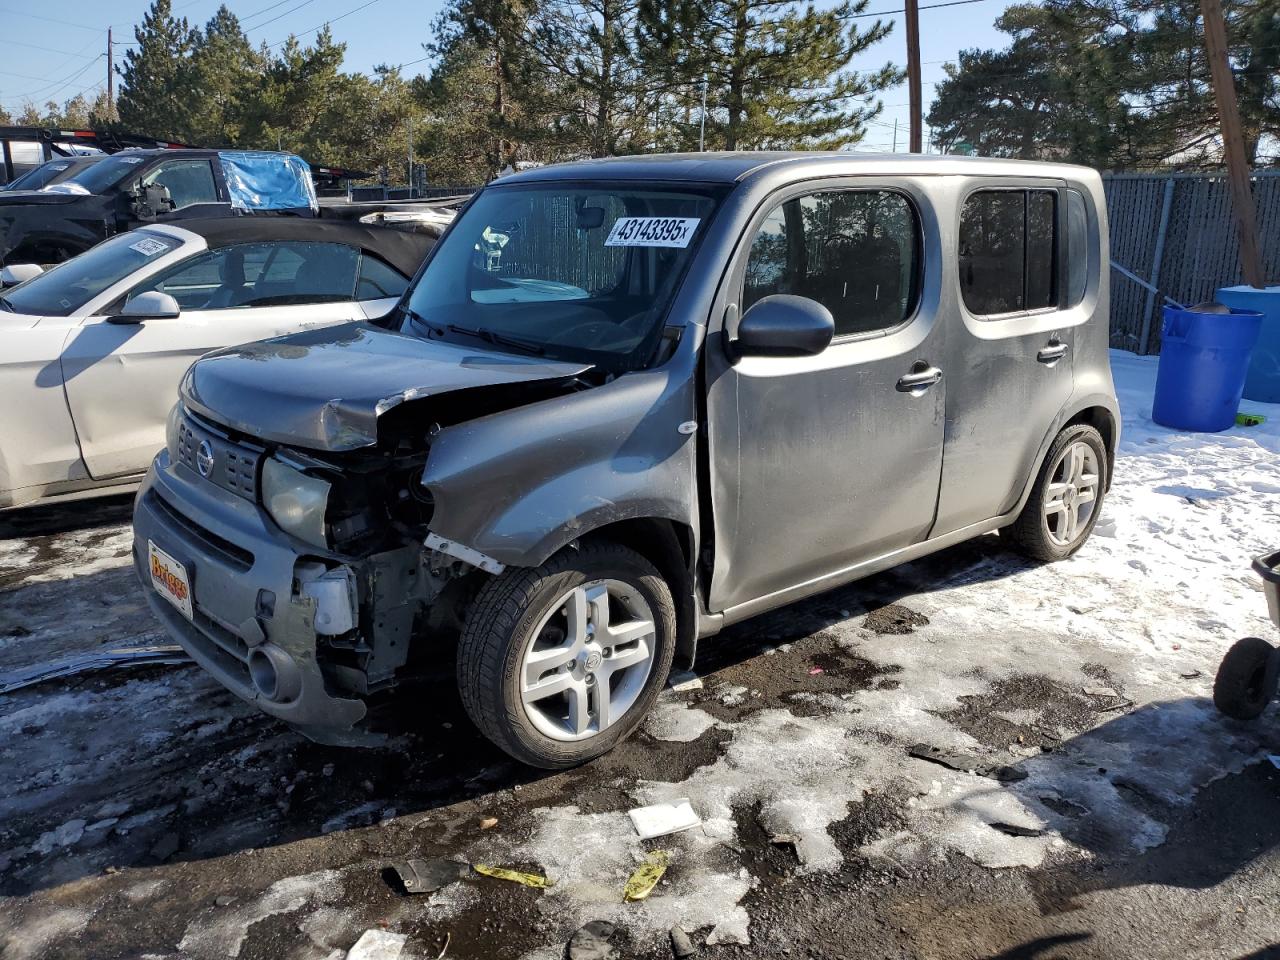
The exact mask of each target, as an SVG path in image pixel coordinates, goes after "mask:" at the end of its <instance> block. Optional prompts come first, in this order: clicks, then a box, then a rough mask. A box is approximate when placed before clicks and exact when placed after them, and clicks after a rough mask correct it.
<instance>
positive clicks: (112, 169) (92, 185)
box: [65, 153, 147, 193]
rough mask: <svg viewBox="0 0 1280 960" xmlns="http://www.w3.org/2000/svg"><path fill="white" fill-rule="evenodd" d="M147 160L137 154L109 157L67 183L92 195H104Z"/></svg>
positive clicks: (119, 154)
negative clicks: (105, 191)
mask: <svg viewBox="0 0 1280 960" xmlns="http://www.w3.org/2000/svg"><path fill="white" fill-rule="evenodd" d="M146 159H147V158H146V157H140V156H138V155H137V154H130V153H117V154H116V155H115V156H113V157H107V158H106V159H105V160H99V161H98V162H97V163H95V164H93V165H92V166H89V167H85V168H84V169H83V170H81V171H80V172H79V173H77V174H75V175H74V176H72V177H68V178H67V180H66V181H65V182H67V183H78V184H80V186H82V187H84V188H85V189H86V190H88V191H89V192H90V193H102V191H104V190H107V189H109V188H110V187H114V186H115V185H116V184H117V183H119V182H120V181H121V180H123V179H124V178H125V177H127V176H128V175H129V174H131V173H133V172H135V171H136V170H137V169H138V167H139V166H141V164H142V162H143V161H144V160H146Z"/></svg>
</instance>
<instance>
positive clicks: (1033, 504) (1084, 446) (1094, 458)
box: [1000, 424, 1107, 560]
mask: <svg viewBox="0 0 1280 960" xmlns="http://www.w3.org/2000/svg"><path fill="white" fill-rule="evenodd" d="M1106 489H1107V448H1106V445H1105V444H1104V443H1103V441H1102V434H1100V433H1099V432H1098V431H1097V430H1095V429H1094V428H1093V427H1091V426H1088V425H1087V424H1075V425H1073V426H1069V427H1066V428H1064V429H1063V430H1062V432H1061V433H1059V434H1058V436H1057V437H1055V438H1054V441H1053V443H1052V445H1050V447H1049V452H1048V453H1047V454H1046V455H1045V458H1044V463H1043V464H1042V465H1041V467H1040V473H1039V475H1038V476H1037V477H1036V482H1035V486H1033V487H1032V488H1031V495H1030V496H1029V497H1027V502H1026V504H1025V505H1024V506H1023V508H1022V512H1021V513H1020V514H1018V519H1017V520H1015V521H1014V522H1013V523H1012V524H1010V525H1009V526H1007V527H1004V528H1002V529H1001V531H1000V535H1001V536H1002V537H1005V538H1007V539H1009V540H1011V541H1012V542H1013V543H1014V544H1015V545H1016V546H1017V547H1018V549H1020V550H1021V551H1022V552H1023V553H1025V554H1026V555H1027V556H1029V557H1032V558H1034V559H1036V560H1063V559H1065V558H1066V557H1069V556H1071V555H1072V554H1073V553H1075V552H1076V551H1077V550H1079V549H1080V548H1081V547H1082V546H1084V542H1085V541H1086V540H1088V539H1089V534H1090V533H1092V532H1093V527H1094V524H1096V523H1097V522H1098V516H1099V514H1100V513H1101V510H1102V498H1103V495H1104V494H1105V492H1106Z"/></svg>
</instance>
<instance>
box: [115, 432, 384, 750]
mask: <svg viewBox="0 0 1280 960" xmlns="http://www.w3.org/2000/svg"><path fill="white" fill-rule="evenodd" d="M148 541H151V542H154V543H155V545H156V546H157V547H159V548H160V549H161V550H163V551H164V552H165V553H167V554H169V555H170V556H171V557H173V558H174V559H175V560H177V561H178V562H179V563H181V564H183V566H184V567H186V570H187V576H188V577H189V579H190V581H191V583H190V587H191V597H192V609H193V613H194V617H193V619H192V620H188V619H187V618H186V617H185V616H184V615H183V614H182V613H181V612H180V611H178V610H177V609H176V608H175V607H174V606H173V605H172V604H170V603H169V602H168V601H167V600H165V598H164V597H162V596H160V595H159V594H158V593H157V592H156V590H155V588H154V587H153V586H152V585H151V576H150V571H149V570H148V566H147V565H148V562H149V561H148V557H147V543H148ZM133 559H134V567H135V569H136V571H137V574H138V578H139V580H141V582H142V586H143V592H144V593H145V594H146V597H147V602H148V603H149V604H150V605H151V609H152V611H153V612H154V613H155V615H156V616H157V617H158V618H159V619H160V622H161V623H163V624H164V626H165V628H166V629H167V630H168V632H169V633H170V634H172V635H173V636H174V637H175V638H176V640H177V641H178V643H180V644H181V645H182V647H183V649H184V650H186V651H187V653H188V654H190V655H191V658H192V659H193V660H195V661H196V663H198V664H199V665H200V666H202V667H203V668H204V669H206V670H208V671H209V672H210V673H211V674H213V675H214V677H216V678H217V680H218V681H219V682H220V683H222V684H223V685H224V686H225V687H227V688H228V689H229V690H231V691H232V692H233V693H235V694H236V695H237V696H239V697H242V698H243V699H245V700H247V701H249V702H250V703H252V704H254V705H256V706H257V707H259V708H260V709H262V710H263V711H265V712H266V713H269V714H271V715H272V716H274V717H279V718H280V719H281V720H284V721H287V722H288V723H290V724H292V725H294V726H296V727H298V728H299V729H300V730H301V731H302V732H303V733H305V734H306V735H308V736H310V737H312V738H313V739H316V740H321V741H324V742H330V743H346V742H360V741H361V740H363V739H366V736H365V735H364V734H362V733H360V732H357V731H355V730H353V729H352V728H353V727H355V725H356V724H357V723H359V722H360V721H361V720H362V719H363V718H364V716H365V713H366V706H365V703H364V702H363V701H362V700H360V699H353V698H348V697H343V696H340V695H337V694H335V693H333V692H331V691H330V690H329V688H328V687H327V685H326V681H325V677H324V675H323V674H322V672H321V669H320V665H319V663H318V662H317V660H316V642H317V637H316V630H315V623H314V616H315V601H313V600H310V599H308V598H304V597H299V596H295V595H294V589H293V588H294V581H295V566H296V564H297V563H298V561H299V560H300V559H302V555H301V554H299V553H298V551H297V550H295V548H294V546H293V545H292V543H291V541H289V539H288V538H287V537H286V536H285V535H284V534H282V533H280V532H279V531H278V530H277V529H276V528H275V525H274V524H273V523H272V522H271V521H270V520H269V519H268V518H267V516H266V515H265V514H264V513H263V511H262V510H261V509H260V508H259V507H258V506H257V505H256V504H254V503H252V502H250V501H249V500H246V499H244V498H242V497H239V496H236V495H235V494H233V493H231V492H229V491H227V490H224V489H222V488H220V487H217V486H215V485H213V484H211V483H208V482H206V481H202V480H201V479H200V478H199V477H198V476H197V475H196V473H195V472H194V471H193V470H191V468H190V467H188V466H186V465H185V464H183V463H173V462H172V461H171V460H170V457H169V453H168V451H167V450H166V451H161V453H160V454H159V455H158V456H157V457H156V459H155V461H154V462H153V463H152V464H151V468H150V470H149V471H148V472H147V477H146V480H144V481H143V484H142V487H141V489H140V490H139V491H138V498H137V501H136V504H135V507H134V517H133Z"/></svg>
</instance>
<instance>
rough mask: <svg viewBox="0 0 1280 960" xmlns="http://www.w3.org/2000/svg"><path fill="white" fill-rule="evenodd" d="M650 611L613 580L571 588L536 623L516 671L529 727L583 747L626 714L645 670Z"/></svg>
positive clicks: (651, 632)
mask: <svg viewBox="0 0 1280 960" xmlns="http://www.w3.org/2000/svg"><path fill="white" fill-rule="evenodd" d="M656 630H657V628H656V626H655V623H654V617H653V611H652V610H651V609H650V608H649V604H648V603H647V602H646V601H645V599H644V597H642V596H641V595H640V592H639V591H638V590H637V589H636V588H635V587H633V586H630V585H629V584H626V583H623V582H622V581H620V580H597V581H594V582H591V583H585V584H582V585H581V586H577V587H574V588H573V589H572V590H570V591H568V592H567V593H566V594H564V595H563V596H562V597H561V598H560V599H559V600H557V601H556V602H555V603H554V604H552V605H551V608H550V610H549V611H548V612H547V614H546V615H545V616H544V617H543V618H542V621H541V622H540V623H539V624H538V627H537V629H536V630H534V631H533V640H532V642H531V643H530V644H529V646H528V648H527V649H526V650H525V652H524V656H523V658H522V661H521V665H520V700H521V703H522V704H523V706H524V711H525V714H526V715H527V716H528V718H529V721H530V722H531V723H532V724H533V725H534V727H536V728H537V729H538V731H539V732H541V733H542V734H543V735H545V736H547V737H550V738H551V739H553V740H561V741H576V740H585V739H588V738H590V737H593V736H596V735H597V734H599V733H601V732H603V731H605V730H607V729H608V728H609V727H611V726H613V725H614V724H615V723H617V722H618V721H619V720H621V719H622V717H623V715H624V714H625V713H626V712H627V711H628V710H630V709H631V707H632V706H633V705H634V704H635V702H636V700H637V699H638V698H639V696H640V694H641V693H642V692H643V690H644V688H645V682H646V681H647V680H648V679H649V673H650V671H651V670H652V669H653V653H654V645H655V640H656Z"/></svg>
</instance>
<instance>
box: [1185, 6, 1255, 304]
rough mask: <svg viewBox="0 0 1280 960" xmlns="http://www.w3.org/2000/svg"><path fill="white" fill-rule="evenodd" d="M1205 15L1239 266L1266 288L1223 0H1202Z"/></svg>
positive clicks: (1247, 277)
mask: <svg viewBox="0 0 1280 960" xmlns="http://www.w3.org/2000/svg"><path fill="white" fill-rule="evenodd" d="M1200 13H1201V14H1202V16H1203V18H1204V49H1205V54H1206V55H1207V56H1208V58H1209V75H1210V77H1211V78H1212V80H1213V94H1214V97H1215V98H1216V99H1217V101H1218V123H1219V125H1220V126H1221V128H1222V152H1223V154H1224V159H1225V160H1226V163H1227V183H1228V185H1229V186H1230V188H1231V207H1232V209H1233V210H1234V211H1235V215H1236V231H1237V232H1238V233H1239V234H1240V269H1241V271H1242V272H1243V273H1244V281H1245V283H1247V284H1249V286H1251V287H1265V286H1266V280H1265V279H1264V277H1263V273H1262V251H1261V250H1259V249H1258V216H1257V212H1256V210H1255V209H1254V205H1253V191H1252V190H1251V189H1250V187H1249V164H1248V162H1247V161H1246V160H1245V156H1244V134H1243V133H1242V131H1241V129H1240V110H1239V108H1238V106H1237V104H1236V85H1235V80H1234V79H1233V78H1232V76H1231V62H1230V61H1229V60H1228V59H1227V27H1226V24H1225V22H1224V20H1223V16H1222V3H1221V2H1220V0H1200Z"/></svg>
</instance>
